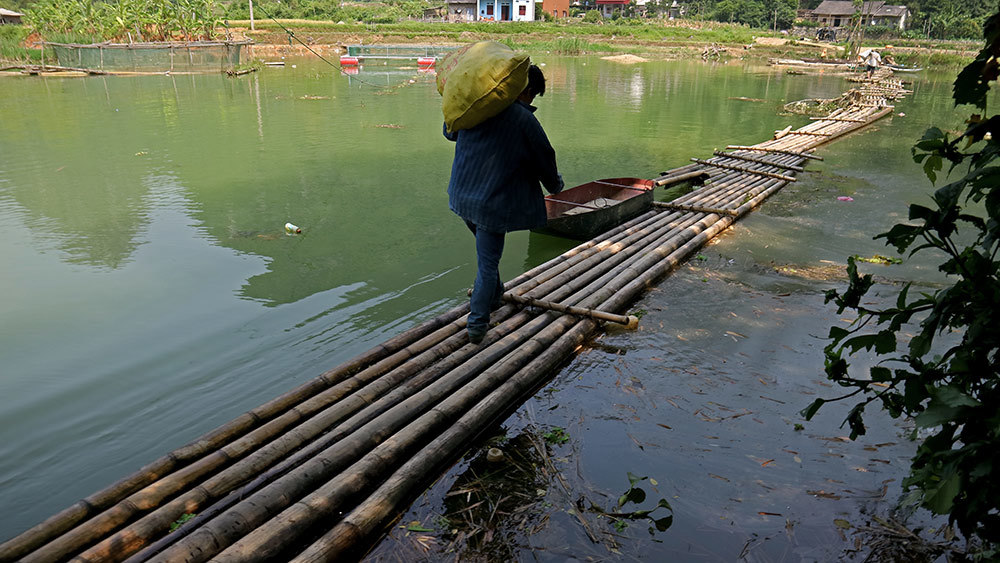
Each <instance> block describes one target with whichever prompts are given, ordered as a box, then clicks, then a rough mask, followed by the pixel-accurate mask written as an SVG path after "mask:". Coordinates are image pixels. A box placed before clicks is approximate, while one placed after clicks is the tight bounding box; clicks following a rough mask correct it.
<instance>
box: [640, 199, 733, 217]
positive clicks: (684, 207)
mask: <svg viewBox="0 0 1000 563" xmlns="http://www.w3.org/2000/svg"><path fill="white" fill-rule="evenodd" d="M653 205H654V206H656V207H662V208H665V209H679V210H681V211H695V212H697V213H718V214H719V215H736V210H734V209H722V208H717V207H701V206H699V205H684V204H682V203H668V202H665V201H654V202H653Z"/></svg>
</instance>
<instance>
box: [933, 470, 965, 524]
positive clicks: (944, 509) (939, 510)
mask: <svg viewBox="0 0 1000 563" xmlns="http://www.w3.org/2000/svg"><path fill="white" fill-rule="evenodd" d="M961 484H962V481H961V478H960V477H959V475H958V474H957V473H955V472H954V469H952V470H951V471H950V472H949V473H948V474H947V475H946V476H945V477H944V478H943V479H942V480H941V482H940V483H939V484H938V486H937V487H934V488H927V489H926V493H925V494H924V506H926V507H927V508H929V509H930V510H931V511H932V512H934V513H935V514H948V513H949V512H951V507H952V506H953V505H954V503H955V496H956V495H958V492H959V488H960V487H961Z"/></svg>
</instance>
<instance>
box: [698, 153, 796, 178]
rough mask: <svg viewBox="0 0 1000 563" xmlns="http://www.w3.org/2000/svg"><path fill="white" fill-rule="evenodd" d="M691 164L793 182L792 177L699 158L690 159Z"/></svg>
mask: <svg viewBox="0 0 1000 563" xmlns="http://www.w3.org/2000/svg"><path fill="white" fill-rule="evenodd" d="M691 161H692V162H697V163H698V164H704V165H705V166H714V167H716V168H725V169H726V170H735V171H737V172H741V173H743V174H757V175H759V176H767V177H769V178H777V179H779V180H784V181H786V182H794V181H795V177H794V176H786V175H784V174H775V173H774V172H764V171H763V170H755V169H753V168H745V167H741V166H732V165H730V164H722V163H719V162H712V161H710V160H702V159H700V158H692V159H691Z"/></svg>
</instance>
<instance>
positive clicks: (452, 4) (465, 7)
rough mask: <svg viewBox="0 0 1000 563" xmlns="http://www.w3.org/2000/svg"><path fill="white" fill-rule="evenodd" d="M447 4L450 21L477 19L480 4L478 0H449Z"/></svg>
mask: <svg viewBox="0 0 1000 563" xmlns="http://www.w3.org/2000/svg"><path fill="white" fill-rule="evenodd" d="M445 6H446V7H447V9H448V18H447V19H448V21H451V22H474V21H476V14H477V13H478V11H479V5H478V3H477V1H476V0H448V2H447V3H446V4H445Z"/></svg>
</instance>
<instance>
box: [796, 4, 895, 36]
mask: <svg viewBox="0 0 1000 563" xmlns="http://www.w3.org/2000/svg"><path fill="white" fill-rule="evenodd" d="M855 13H857V14H859V15H860V16H861V18H862V19H861V21H862V23H863V24H864V25H881V26H886V27H891V28H894V29H898V30H900V31H902V30H903V29H906V22H907V20H908V19H909V17H910V10H909V8H907V7H906V6H891V5H888V4H886V3H885V2H863V3H862V4H861V7H860V8H855V6H854V3H853V2H850V1H846V0H823V2H822V3H821V4H820V5H819V6H816V8H815V9H813V10H812V11H811V12H810V15H809V19H810V20H812V21H815V22H817V23H819V24H820V25H821V26H824V27H831V28H838V27H847V26H849V25H850V24H851V18H852V17H853V16H854V14H855Z"/></svg>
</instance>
